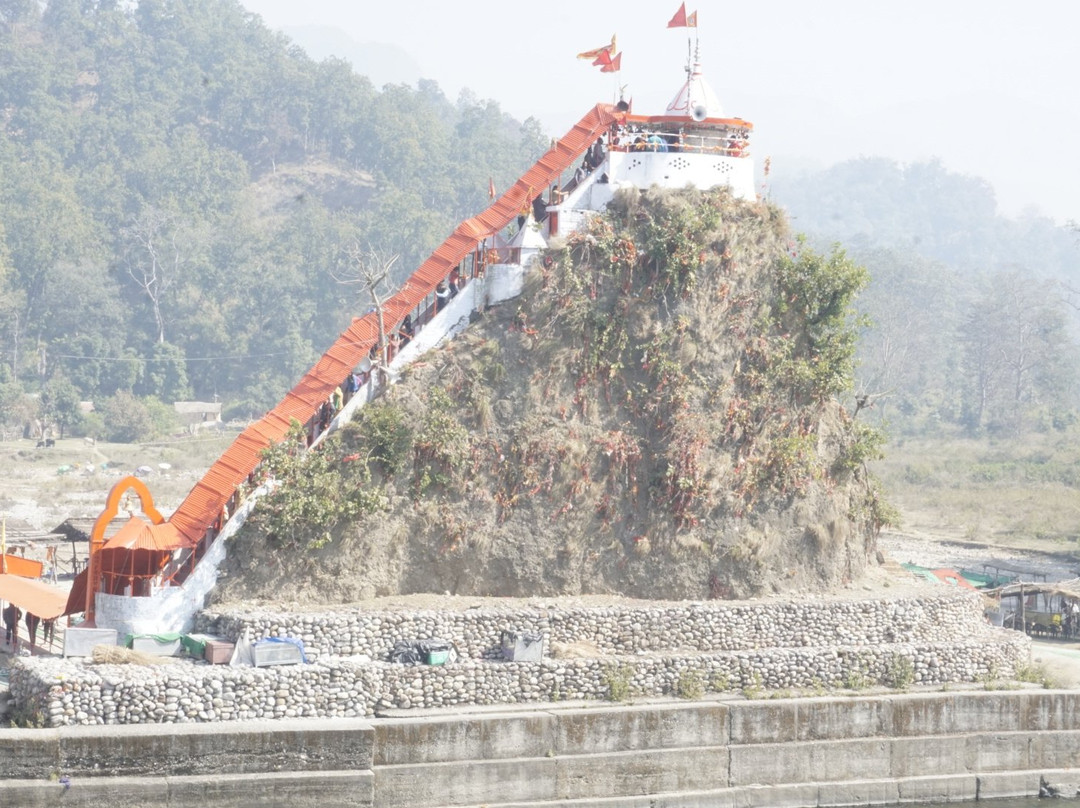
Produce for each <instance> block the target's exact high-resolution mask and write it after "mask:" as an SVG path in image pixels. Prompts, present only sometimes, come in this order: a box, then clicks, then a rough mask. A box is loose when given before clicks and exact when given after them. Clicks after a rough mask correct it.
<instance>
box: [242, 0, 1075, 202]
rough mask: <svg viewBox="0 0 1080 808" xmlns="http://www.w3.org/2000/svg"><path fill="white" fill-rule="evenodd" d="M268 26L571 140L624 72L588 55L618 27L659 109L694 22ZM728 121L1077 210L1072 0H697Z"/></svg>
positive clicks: (283, 13) (358, 21) (657, 13)
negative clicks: (327, 35)
mask: <svg viewBox="0 0 1080 808" xmlns="http://www.w3.org/2000/svg"><path fill="white" fill-rule="evenodd" d="M241 2H243V4H244V5H245V6H246V7H247V8H248V9H250V10H251V11H253V12H255V13H257V14H260V15H261V16H262V17H263V19H264V20H265V22H266V23H267V24H268V25H269V26H271V27H275V28H287V27H294V26H304V25H326V26H333V27H336V28H339V29H341V30H342V31H344V32H345V33H346V34H348V35H349V36H350V37H352V38H353V39H354V40H356V41H358V42H385V43H392V44H395V45H398V46H400V47H402V48H404V49H405V50H407V51H408V52H409V53H410V54H411V55H412V56H413V58H414V59H415V60H416V61H417V62H419V64H420V66H421V68H422V70H423V73H424V75H425V76H426V77H429V78H433V79H435V80H436V81H438V83H439V85H440V86H441V87H442V89H443V91H444V92H445V93H446V95H447V96H448V97H450V98H451V99H456V98H457V95H458V93H459V92H460V90H461V89H462V88H463V87H468V88H470V89H471V90H472V91H474V92H475V93H476V95H478V96H480V97H481V98H493V99H495V100H496V101H498V102H499V104H500V106H502V108H503V109H505V110H506V111H507V112H509V113H511V114H512V115H513V116H514V117H516V118H520V119H524V118H526V117H528V116H530V115H531V116H534V117H536V118H538V119H540V121H541V122H542V123H543V125H544V128H545V129H546V130H548V131H549V132H551V133H552V134H559V135H561V134H563V133H564V132H565V131H566V130H567V129H568V128H569V127H570V126H571V125H572V124H573V123H574V122H575V121H577V120H578V118H580V117H581V116H582V115H583V114H584V113H585V112H586V111H587V110H588V109H589V108H590V107H591V106H592V105H593V104H595V103H596V102H598V101H607V102H610V101H611V100H612V99H613V96H614V94H615V81H614V79H613V77H612V76H611V75H609V74H602V73H600V72H599V69H598V68H595V67H591V66H590V65H589V63H588V62H585V61H579V60H577V59H575V58H574V57H575V55H576V54H577V53H578V52H579V51H583V50H587V49H590V48H594V47H598V46H600V45H603V44H605V43H606V42H607V41H608V40H609V39H610V37H611V35H612V34H613V33H614V34H618V41H619V48H620V50H622V51H623V62H622V68H623V69H622V73H621V74H619V79H618V83H619V84H624V85H627V94H628V95H631V96H633V99H634V111H635V112H638V113H642V114H654V113H661V112H663V110H664V107H666V106H667V103H668V102H669V101H670V100H671V98H672V97H673V96H674V95H675V93H676V91H677V90H678V89H679V87H680V86H681V84H682V81H683V78H684V74H683V65H684V63H685V61H686V49H687V36H686V34H687V32H688V30H689V29H685V28H683V29H668V28H667V27H666V25H667V21H668V20H669V19H670V18H671V16H672V15H673V14H674V13H675V11H676V10H677V9H678V6H679V4H678V2H675V0H663V1H662V2H656V0H649V2H644V0H617V1H616V0H538V1H537V2H532V3H529V2H506V0H459V2H454V1H453V0H415V1H414V2H408V1H406V2H386V0H362V2H356V0H241ZM695 9H696V10H697V11H698V18H699V28H698V29H697V33H698V35H699V37H700V40H701V61H702V64H703V68H704V71H705V75H706V76H707V77H708V79H709V81H710V83H711V84H712V85H713V88H714V89H715V90H716V92H717V94H718V95H719V97H720V100H721V102H722V103H723V105H724V112H725V114H726V115H729V116H738V117H741V118H745V119H747V120H749V121H753V122H754V125H755V132H756V143H755V154H756V155H757V156H758V159H761V158H762V157H764V156H765V155H770V156H771V157H772V164H773V170H774V171H776V172H784V171H796V170H798V169H799V168H801V167H805V166H808V165H810V166H815V167H824V166H827V165H830V164H832V163H834V162H837V161H840V160H844V159H848V158H853V157H858V156H861V155H862V156H886V157H891V158H893V159H896V160H899V161H902V162H907V161H913V160H923V159H928V158H931V157H935V156H936V157H939V158H940V159H941V160H942V162H943V163H944V165H945V166H946V168H948V169H949V170H951V171H956V172H961V173H965V174H972V175H976V176H979V177H983V178H985V179H987V180H989V181H990V182H991V183H992V184H993V186H994V188H995V190H996V192H997V197H998V203H999V206H1000V208H1001V210H1002V212H1004V213H1006V214H1009V215H1014V214H1017V213H1020V212H1021V211H1024V210H1025V209H1027V208H1029V207H1036V208H1038V209H1039V210H1040V211H1041V212H1042V213H1045V214H1047V215H1050V216H1053V217H1054V218H1056V219H1058V220H1059V221H1063V220H1065V219H1076V220H1080V148H1078V143H1080V137H1078V135H1080V101H1078V95H1077V85H1078V84H1080V81H1078V76H1080V47H1078V46H1077V44H1076V40H1077V38H1078V37H1080V2H1078V0H1028V2H1021V3H1017V2H1005V1H1004V0H932V1H931V0H904V2H897V1H896V0H892V2H888V3H886V2H881V0H755V1H754V2H749V3H719V2H715V0H702V2H697V3H693V2H691V3H688V4H687V10H688V11H693V10H695Z"/></svg>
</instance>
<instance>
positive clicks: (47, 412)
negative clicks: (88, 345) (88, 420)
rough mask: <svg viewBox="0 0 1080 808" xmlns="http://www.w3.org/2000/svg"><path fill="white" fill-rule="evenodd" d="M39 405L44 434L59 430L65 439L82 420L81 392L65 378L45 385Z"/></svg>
mask: <svg viewBox="0 0 1080 808" xmlns="http://www.w3.org/2000/svg"><path fill="white" fill-rule="evenodd" d="M38 404H39V407H38V417H39V418H40V420H41V428H42V432H43V433H44V432H45V431H47V430H49V429H51V428H57V429H58V431H59V433H60V434H59V437H60V438H61V439H63V437H64V433H65V432H66V431H67V430H68V429H70V428H71V427H73V426H74V425H76V424H77V423H79V421H80V420H81V419H82V412H81V410H80V409H79V391H78V390H77V389H75V385H73V384H72V383H71V382H70V381H68V380H67V379H65V378H63V377H60V376H57V377H54V378H52V379H50V380H49V381H48V382H47V383H46V384H45V386H44V387H43V388H42V389H41V396H40V398H39V399H38Z"/></svg>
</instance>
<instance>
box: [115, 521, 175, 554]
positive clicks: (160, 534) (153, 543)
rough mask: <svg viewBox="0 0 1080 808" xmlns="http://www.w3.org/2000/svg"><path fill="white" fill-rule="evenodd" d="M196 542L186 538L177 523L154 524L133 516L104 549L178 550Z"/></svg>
mask: <svg viewBox="0 0 1080 808" xmlns="http://www.w3.org/2000/svg"><path fill="white" fill-rule="evenodd" d="M192 546H194V542H192V541H190V540H188V539H186V538H185V537H184V536H183V535H181V533H180V531H179V530H177V528H176V525H172V524H170V523H168V522H162V523H161V524H160V525H153V524H151V523H150V522H147V521H146V520H145V519H141V518H139V517H138V516H132V517H131V518H130V519H128V520H127V523H126V524H125V525H124V526H123V527H122V528H120V529H119V530H118V531H116V535H114V536H113V537H112V538H111V539H109V540H108V541H107V542H105V546H104V547H103V548H102V549H103V550H117V549H125V550H177V549H179V548H181V547H192Z"/></svg>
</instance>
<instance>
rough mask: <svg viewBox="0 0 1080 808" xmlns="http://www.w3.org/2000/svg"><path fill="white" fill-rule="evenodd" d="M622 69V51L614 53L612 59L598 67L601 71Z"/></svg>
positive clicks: (611, 71)
mask: <svg viewBox="0 0 1080 808" xmlns="http://www.w3.org/2000/svg"><path fill="white" fill-rule="evenodd" d="M621 69H622V51H619V52H618V53H616V54H615V58H614V59H610V60H609V61H608V63H607V64H606V65H604V66H603V67H601V68H600V72H601V73H618V72H619V71H620V70H621Z"/></svg>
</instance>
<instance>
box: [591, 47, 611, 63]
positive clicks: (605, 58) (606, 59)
mask: <svg viewBox="0 0 1080 808" xmlns="http://www.w3.org/2000/svg"><path fill="white" fill-rule="evenodd" d="M609 64H611V51H609V50H602V51H600V54H599V55H598V56H597V57H596V59H594V60H593V67H606V66H607V65H609Z"/></svg>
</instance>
